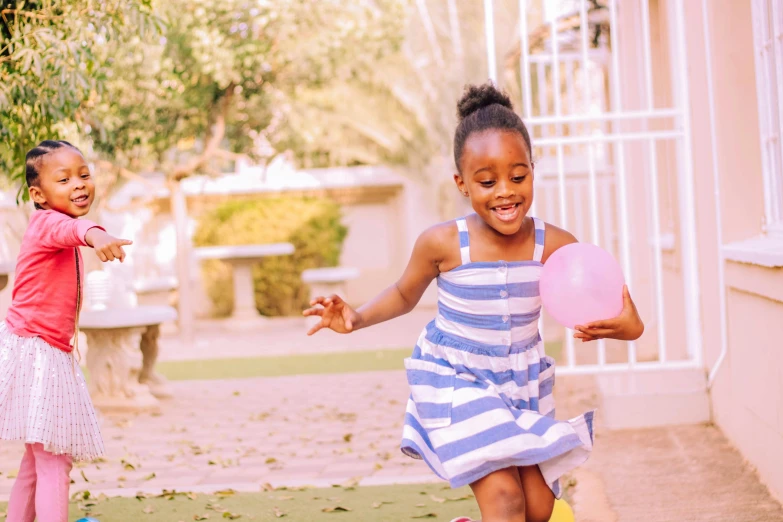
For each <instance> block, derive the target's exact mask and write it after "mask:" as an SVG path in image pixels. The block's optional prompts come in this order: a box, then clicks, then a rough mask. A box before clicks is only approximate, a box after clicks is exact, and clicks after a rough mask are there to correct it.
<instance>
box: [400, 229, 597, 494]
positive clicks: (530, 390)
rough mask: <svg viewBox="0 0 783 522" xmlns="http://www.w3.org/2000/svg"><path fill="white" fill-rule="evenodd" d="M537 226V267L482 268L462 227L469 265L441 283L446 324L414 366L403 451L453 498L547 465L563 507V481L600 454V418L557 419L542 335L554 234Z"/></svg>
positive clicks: (428, 336) (422, 345)
mask: <svg viewBox="0 0 783 522" xmlns="http://www.w3.org/2000/svg"><path fill="white" fill-rule="evenodd" d="M534 220H535V227H536V246H535V253H534V256H533V259H532V260H530V261H513V262H506V261H497V262H475V263H474V262H472V261H471V260H470V239H469V236H468V228H467V223H466V221H465V218H461V219H458V220H457V222H456V223H457V227H458V230H459V239H460V252H461V256H462V264H461V265H460V266H458V267H457V268H455V269H453V270H449V271H448V272H443V273H441V274H440V275H439V276H438V316H437V318H436V319H435V320H434V321H432V322H431V323H429V324H428V325H427V326H426V328H425V329H424V331H423V332H422V334H421V336H420V337H419V341H418V343H417V345H416V348H415V349H414V351H413V355H412V356H411V357H410V358H408V359H405V368H406V372H407V376H408V383H409V384H410V388H411V396H410V399H409V400H408V406H407V411H406V414H405V426H404V428H403V435H402V446H401V447H402V451H403V452H404V453H405V454H407V455H409V456H411V457H414V458H420V459H424V461H425V462H426V463H427V464H428V465H429V466H430V468H432V470H433V471H434V472H435V473H436V474H437V475H438V476H439V477H441V478H442V479H444V480H448V481H449V482H450V483H451V486H452V487H454V488H456V487H461V486H464V485H466V484H470V483H472V482H475V481H476V480H478V479H480V478H482V477H485V476H487V475H489V474H490V473H492V472H493V471H497V470H500V469H504V468H508V467H511V466H529V465H533V464H538V466H539V468H540V469H541V473H542V475H543V477H544V479H545V480H546V482H547V484H549V486H550V487H551V488H552V491H553V492H554V494H555V495H556V496H558V497H559V496H560V487H559V483H558V479H559V478H560V477H561V476H562V475H563V474H564V473H566V472H568V471H570V470H572V469H574V468H575V467H577V466H579V465H580V464H582V463H583V462H584V461H585V460H587V457H588V456H589V454H590V451H591V450H592V447H593V435H592V431H593V429H592V421H593V412H592V411H591V412H587V413H585V414H583V415H581V416H579V417H576V418H574V419H571V420H568V421H557V420H555V419H554V417H555V405H554V398H553V396H552V387H553V385H554V382H555V361H554V359H553V358H552V357H549V356H547V355H545V353H544V345H543V342H542V341H541V336H540V334H539V331H538V318H539V315H540V312H541V297H540V296H539V291H538V282H539V278H540V275H541V268H542V266H543V264H542V263H541V259H542V255H543V252H544V235H545V226H544V222H543V221H541V220H539V219H537V218H534Z"/></svg>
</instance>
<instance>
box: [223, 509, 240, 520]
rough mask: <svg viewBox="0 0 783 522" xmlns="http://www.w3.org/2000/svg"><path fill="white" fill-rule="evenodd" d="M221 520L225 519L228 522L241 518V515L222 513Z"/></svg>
mask: <svg viewBox="0 0 783 522" xmlns="http://www.w3.org/2000/svg"><path fill="white" fill-rule="evenodd" d="M223 518H227V519H229V520H236V519H238V518H242V515H240V514H239V513H229V512H228V511H226V512H225V513H223Z"/></svg>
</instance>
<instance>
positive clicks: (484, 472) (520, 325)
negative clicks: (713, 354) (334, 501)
mask: <svg viewBox="0 0 783 522" xmlns="http://www.w3.org/2000/svg"><path fill="white" fill-rule="evenodd" d="M458 114H459V118H460V122H459V125H458V126H457V130H456V132H455V136H454V160H455V163H456V167H457V174H455V175H454V181H455V182H456V185H457V188H458V189H459V190H460V192H461V193H462V194H463V195H464V196H465V197H467V198H469V199H470V203H471V206H472V207H473V210H474V211H475V213H473V214H471V215H469V216H467V217H464V218H460V219H457V220H456V221H449V222H446V223H442V224H439V225H436V226H434V227H432V228H430V229H428V230H426V231H425V232H424V233H422V235H421V236H420V237H419V238H418V240H417V242H416V245H415V246H414V249H413V253H412V255H411V259H410V262H409V264H408V267H407V268H406V269H405V272H404V273H403V275H402V277H401V278H400V280H399V281H397V283H395V284H394V285H392V286H391V287H389V288H388V289H387V290H385V291H384V292H382V293H381V294H380V295H379V296H378V297H376V298H375V299H373V300H372V301H371V302H369V303H367V304H365V305H364V306H362V307H361V308H359V309H358V310H353V309H352V308H351V307H349V306H348V305H347V304H346V303H345V302H344V301H343V300H342V299H341V298H340V297H339V296H331V297H320V298H317V299H315V300H313V302H312V307H311V308H309V309H308V310H306V311H305V312H304V314H305V315H308V316H310V315H317V316H320V317H321V321H320V323H319V324H317V325H315V326H314V327H313V328H312V329H311V331H310V332H309V333H310V334H313V333H315V332H317V331H318V330H320V329H321V328H330V329H332V330H334V331H336V332H339V333H349V332H352V331H355V330H357V329H359V328H366V327H368V326H371V325H374V324H377V323H380V322H383V321H387V320H389V319H392V318H394V317H398V316H400V315H402V314H405V313H407V312H409V311H411V310H412V309H413V307H414V306H416V304H417V303H418V301H419V299H420V298H421V296H422V294H423V293H424V291H425V290H426V288H427V286H428V285H429V284H430V282H431V281H432V280H433V279H435V280H437V284H438V314H437V317H436V318H435V319H434V320H433V321H432V322H431V323H430V324H428V325H427V326H426V327H425V329H424V331H423V332H422V333H421V335H420V336H419V340H418V343H417V344H416V347H415V349H414V350H413V354H412V355H411V357H410V358H408V359H406V360H405V368H406V372H407V376H408V382H409V384H410V389H411V395H410V399H409V401H408V405H407V410H406V413H405V425H404V429H403V435H402V451H403V452H404V453H405V454H407V455H409V456H411V457H414V458H418V459H423V460H424V461H425V462H426V463H427V464H428V465H429V467H430V468H431V469H432V470H433V471H434V472H435V473H436V474H437V475H438V476H439V477H441V478H443V479H445V480H448V481H449V483H450V484H451V486H452V487H455V488H456V487H460V486H464V485H466V484H469V485H470V487H471V488H472V489H473V492H474V494H475V496H476V500H477V501H478V504H479V509H480V511H481V515H482V519H483V520H484V522H522V521H526V522H546V521H547V520H549V518H550V516H551V514H552V510H553V507H554V502H555V498H556V497H559V496H560V486H559V484H558V479H559V478H560V477H561V476H563V474H565V473H567V472H569V471H570V470H572V469H574V468H575V467H576V466H579V465H580V464H582V463H583V462H584V461H585V460H586V459H587V458H588V455H589V454H590V451H591V449H592V446H593V427H592V421H593V412H587V413H584V414H583V415H580V416H578V417H576V418H573V419H570V420H567V421H559V420H555V418H554V417H555V415H554V413H555V408H554V401H553V397H552V387H553V385H554V373H555V361H554V359H552V358H551V357H549V356H547V355H546V354H545V353H544V345H543V343H542V341H541V337H540V335H539V331H538V318H539V315H540V312H541V298H540V296H539V291H538V286H539V277H540V274H541V268H542V266H543V263H545V262H546V260H547V258H548V257H549V256H550V255H551V254H552V253H553V252H555V251H556V250H557V249H558V248H560V247H562V246H564V245H567V244H570V243H574V242H576V239H575V238H574V236H572V235H571V234H569V233H568V232H566V231H564V230H561V229H559V228H557V227H554V226H551V225H547V224H545V223H544V222H542V221H541V220H539V219H537V218H534V217H530V216H528V215H527V213H528V211H529V210H530V207H531V204H532V202H533V175H534V165H533V162H532V160H531V150H532V147H531V143H530V136H529V134H528V131H527V128H526V127H525V125H524V123H522V120H521V119H520V118H519V116H518V115H517V114H516V113H514V111H513V108H512V105H511V102H510V100H509V98H508V97H507V96H506V95H505V94H503V93H501V92H499V91H498V90H497V89H496V88H495V87H494V86H493V85H491V84H485V85H482V86H470V87H469V88H468V89H467V90H466V92H465V94H464V95H463V97H462V99H461V100H460V101H459V103H458ZM624 293H625V296H624V303H625V305H624V309H623V311H622V313H621V314H620V316H618V317H617V318H614V319H611V320H607V321H600V322H598V323H593V324H588V325H584V326H578V327H577V328H576V330H577V331H576V333H575V334H574V337H576V338H578V339H581V340H582V341H583V342H585V341H592V340H595V339H598V338H614V339H624V340H631V339H636V338H638V337H639V336H640V335H641V334H642V332H643V330H644V326H643V324H642V321H641V319H640V318H639V315H638V313H637V311H636V308H635V306H634V304H633V301H632V300H631V298H630V296H629V295H628V291H627V289H626V290H625V291H624ZM461 520H467V519H461Z"/></svg>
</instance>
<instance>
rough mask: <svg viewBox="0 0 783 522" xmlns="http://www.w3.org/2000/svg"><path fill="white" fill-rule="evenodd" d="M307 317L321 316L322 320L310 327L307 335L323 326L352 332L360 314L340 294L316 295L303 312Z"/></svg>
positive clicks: (345, 332)
mask: <svg viewBox="0 0 783 522" xmlns="http://www.w3.org/2000/svg"><path fill="white" fill-rule="evenodd" d="M302 315H304V316H305V317H310V316H314V315H315V316H319V317H320V318H321V322H320V323H318V324H316V325H315V326H313V327H312V328H310V330H309V331H308V332H307V335H313V334H314V333H316V332H317V331H318V330H320V329H322V328H329V329H331V330H334V331H335V332H337V333H342V334H347V333H351V332H352V331H353V329H354V327H355V326H356V323H357V321H358V320H359V318H360V316H359V314H358V313H357V312H356V310H354V309H353V308H351V307H350V306H348V304H347V303H346V302H345V301H343V300H342V298H341V297H340V296H338V295H332V296H330V297H316V298H315V299H313V300H312V301H310V308H308V309H307V310H305V311H304V312H302Z"/></svg>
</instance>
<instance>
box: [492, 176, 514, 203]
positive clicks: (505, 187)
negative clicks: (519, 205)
mask: <svg viewBox="0 0 783 522" xmlns="http://www.w3.org/2000/svg"><path fill="white" fill-rule="evenodd" d="M513 195H514V187H513V184H512V183H511V181H509V180H507V179H500V180H498V182H497V183H496V184H495V197H496V198H499V199H506V198H510V197H512V196H513Z"/></svg>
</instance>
